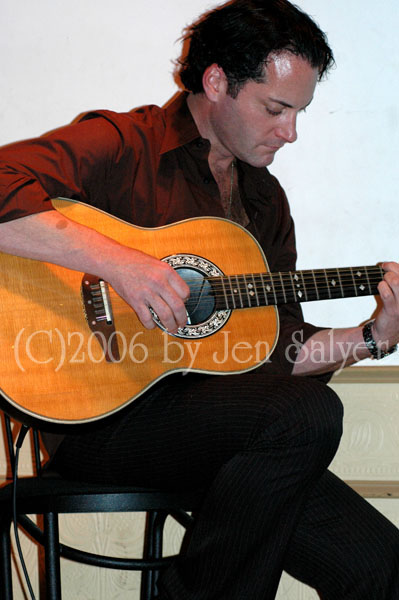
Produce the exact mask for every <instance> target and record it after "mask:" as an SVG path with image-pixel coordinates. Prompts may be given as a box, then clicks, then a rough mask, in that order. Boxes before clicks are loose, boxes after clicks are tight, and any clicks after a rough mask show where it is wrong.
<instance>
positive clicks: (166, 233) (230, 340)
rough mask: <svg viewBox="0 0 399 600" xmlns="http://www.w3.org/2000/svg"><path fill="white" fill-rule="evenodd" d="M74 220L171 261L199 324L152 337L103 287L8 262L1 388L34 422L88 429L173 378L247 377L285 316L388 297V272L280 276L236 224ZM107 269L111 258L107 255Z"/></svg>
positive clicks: (96, 214)
mask: <svg viewBox="0 0 399 600" xmlns="http://www.w3.org/2000/svg"><path fill="white" fill-rule="evenodd" d="M53 204H54V207H55V208H56V209H57V210H59V211H60V212H61V213H63V214H64V215H65V216H67V217H68V218H70V219H72V220H74V221H76V222H78V223H81V224H84V225H86V226H88V227H91V228H93V229H95V230H97V231H99V232H101V233H103V234H105V235H107V236H108V237H110V238H113V239H116V240H118V241H119V242H120V243H122V244H125V245H126V246H130V247H135V248H140V249H141V250H142V251H143V252H146V253H148V254H150V255H152V256H155V257H158V258H159V259H162V260H165V261H167V262H168V263H169V264H170V265H171V266H172V267H173V268H175V269H176V270H177V271H178V273H179V274H180V275H181V277H183V279H184V280H185V281H186V282H187V284H188V285H189V287H190V292H191V293H190V298H189V299H188V301H187V303H186V309H187V325H186V326H185V327H182V328H181V329H179V330H178V332H177V333H176V334H175V335H171V334H169V333H168V332H167V331H165V330H164V329H163V327H162V323H160V322H159V319H158V317H157V315H156V314H155V313H154V315H153V318H154V320H155V322H156V323H157V325H158V327H155V328H154V329H152V330H147V329H145V328H144V327H143V326H142V325H141V323H140V321H139V320H138V318H137V317H136V314H135V313H134V311H133V310H132V309H131V307H130V306H129V305H128V304H127V303H126V302H125V301H124V300H122V299H121V298H120V296H118V295H117V294H116V292H114V290H113V289H112V288H111V287H110V286H109V285H108V284H107V283H106V282H105V281H102V280H100V279H99V278H98V277H94V276H92V275H90V274H87V273H79V272H77V271H72V270H69V269H65V268H63V267H59V266H55V265H53V264H49V263H43V262H40V261H34V260H30V259H25V258H19V257H16V256H12V255H8V254H1V253H0V281H1V286H0V306H1V313H2V324H1V328H0V389H1V392H2V396H3V399H2V402H3V407H5V408H6V409H7V410H8V412H11V414H14V416H17V417H18V419H19V420H22V421H23V422H27V423H32V422H34V423H37V420H39V421H40V422H42V423H45V424H46V423H47V424H50V425H51V424H62V425H65V424H71V425H72V424H74V425H76V424H84V423H91V422H94V421H96V420H98V419H101V418H103V417H105V416H108V415H112V414H113V413H115V412H116V411H118V410H119V409H121V408H122V407H123V406H126V405H127V404H128V403H130V402H131V401H132V400H134V399H136V398H137V397H138V396H140V395H141V394H142V393H143V392H144V391H145V390H147V389H149V388H150V387H151V386H152V385H153V384H154V383H155V382H156V381H158V380H160V379H161V378H163V377H165V376H167V375H168V374H170V373H176V372H179V371H180V372H185V371H195V372H202V373H215V374H216V373H218V374H230V373H242V372H245V371H249V370H251V369H254V368H256V367H257V366H259V365H260V364H262V363H264V362H265V361H266V360H267V359H268V357H269V356H270V355H271V353H272V352H273V349H274V347H275V345H276V342H277V338H278V334H279V320H278V313H277V310H276V306H278V305H280V304H284V303H290V302H306V301H310V300H324V299H329V298H345V297H350V296H364V295H374V294H377V293H378V292H377V285H378V283H379V281H380V280H381V279H382V277H383V270H382V269H381V267H379V266H369V267H349V268H340V269H321V270H320V269H319V270H304V271H295V272H287V273H269V272H268V265H267V262H266V257H265V256H264V253H263V252H262V250H261V248H260V246H259V244H258V243H257V242H256V240H255V239H254V238H253V236H252V235H251V234H250V233H248V231H246V230H245V229H244V228H243V227H241V226H240V225H237V224H236V223H232V222H230V221H227V220H225V219H219V218H195V219H189V220H186V221H181V222H179V223H175V224H173V225H168V226H165V227H159V228H155V229H145V228H140V227H136V226H134V225H131V224H128V223H125V222H124V221H121V220H119V219H117V218H115V217H112V216H110V215H108V214H106V213H104V212H102V211H100V210H97V209H94V208H92V207H89V206H87V205H84V204H82V203H79V202H75V201H71V200H66V199H56V200H54V201H53ZM104 258H105V259H106V257H104Z"/></svg>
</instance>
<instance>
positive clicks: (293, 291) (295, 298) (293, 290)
mask: <svg viewBox="0 0 399 600" xmlns="http://www.w3.org/2000/svg"><path fill="white" fill-rule="evenodd" d="M289 276H290V280H291V288H292V293H293V295H294V302H298V300H297V295H296V290H295V285H294V278H293V276H292V272H291V271H289Z"/></svg>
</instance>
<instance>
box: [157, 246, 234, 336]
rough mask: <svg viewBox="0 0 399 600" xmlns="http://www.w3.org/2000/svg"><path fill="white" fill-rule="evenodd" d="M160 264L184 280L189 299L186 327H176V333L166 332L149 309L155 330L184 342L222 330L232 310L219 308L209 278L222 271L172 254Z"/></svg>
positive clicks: (195, 258)
mask: <svg viewBox="0 0 399 600" xmlns="http://www.w3.org/2000/svg"><path fill="white" fill-rule="evenodd" d="M162 260H163V261H164V262H166V263H167V264H168V265H170V266H171V267H172V268H173V269H175V270H176V271H177V272H178V273H179V275H180V276H181V277H182V279H184V281H185V282H186V283H187V285H188V286H189V288H190V297H189V299H188V300H187V302H186V311H187V325H185V326H184V327H179V329H178V330H177V331H176V332H175V333H170V332H169V331H167V329H166V328H165V327H164V326H163V325H162V323H161V321H160V320H159V318H158V315H157V314H156V313H155V311H154V310H152V309H150V310H151V313H152V316H153V319H154V321H155V323H156V324H157V325H158V327H160V329H162V330H163V331H165V332H166V333H168V334H169V335H171V336H173V337H178V338H183V339H193V338H195V339H199V338H205V337H208V336H210V335H213V334H214V333H216V332H217V331H219V330H220V329H221V328H222V327H224V325H225V324H226V323H227V321H228V320H229V318H230V315H231V310H224V309H223V310H222V309H220V308H218V298H217V294H216V293H215V292H216V290H215V288H214V286H213V285H212V278H213V277H221V276H223V275H224V273H223V271H222V270H221V269H220V268H219V267H218V266H217V265H215V264H214V263H213V262H211V261H210V260H208V259H206V258H203V257H202V256H197V255H196V254H172V255H170V256H166V257H165V258H163V259H162Z"/></svg>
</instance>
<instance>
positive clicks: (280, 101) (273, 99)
mask: <svg viewBox="0 0 399 600" xmlns="http://www.w3.org/2000/svg"><path fill="white" fill-rule="evenodd" d="M269 100H271V101H272V102H277V104H281V106H285V107H286V108H294V107H293V106H292V104H288V102H284V100H278V99H277V98H272V97H270V96H269ZM312 100H313V98H311V99H310V100H309V102H308V103H307V104H306V105H305V106H303V107H302V108H301V110H303V109H304V108H307V107H308V106H309V104H310V103H311V102H312Z"/></svg>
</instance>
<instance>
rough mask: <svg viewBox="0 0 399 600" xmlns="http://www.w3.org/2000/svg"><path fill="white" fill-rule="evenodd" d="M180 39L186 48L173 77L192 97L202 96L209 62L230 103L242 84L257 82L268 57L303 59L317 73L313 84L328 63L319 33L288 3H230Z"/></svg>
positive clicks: (277, 0)
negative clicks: (281, 55)
mask: <svg viewBox="0 0 399 600" xmlns="http://www.w3.org/2000/svg"><path fill="white" fill-rule="evenodd" d="M183 39H184V41H185V43H186V44H188V43H189V49H188V53H187V55H186V56H185V58H183V59H182V60H181V61H179V69H178V74H179V76H180V79H181V81H182V83H183V85H184V87H185V88H186V89H187V90H189V91H191V92H193V93H194V94H197V93H199V92H202V91H203V87H202V76H203V73H204V71H205V69H206V68H207V67H208V66H209V65H211V64H213V63H216V64H217V65H219V66H220V67H221V68H222V69H223V71H224V73H225V75H226V77H227V80H228V93H229V94H230V95H231V96H232V97H233V98H235V97H236V96H237V94H238V92H239V91H240V89H241V88H242V87H243V85H244V84H245V82H246V81H248V80H253V81H261V80H262V77H263V75H264V66H265V64H266V62H267V59H268V56H269V55H270V53H275V52H281V51H284V50H287V51H289V52H292V53H293V54H296V55H297V56H301V57H303V58H304V59H306V60H307V61H308V62H309V64H310V65H311V66H312V67H313V68H317V69H318V70H319V80H320V79H322V77H323V75H324V74H325V73H326V72H327V71H328V69H329V68H330V67H331V66H332V65H333V63H334V58H333V53H332V50H331V48H330V47H329V45H328V43H327V39H326V36H325V34H324V33H323V32H322V31H321V30H320V29H319V27H318V26H317V25H316V23H315V22H314V21H313V20H312V19H311V18H310V17H309V16H308V15H307V14H306V13H304V12H303V11H301V10H300V9H299V8H298V7H296V6H294V5H293V4H291V3H290V2H288V0H232V1H231V2H228V3H227V4H224V5H222V6H220V7H218V8H216V9H214V10H212V11H210V12H208V13H206V14H205V15H203V16H202V17H201V18H200V19H199V20H198V21H197V22H195V23H193V25H191V26H190V27H188V28H187V29H186V30H185V32H184V36H183Z"/></svg>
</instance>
